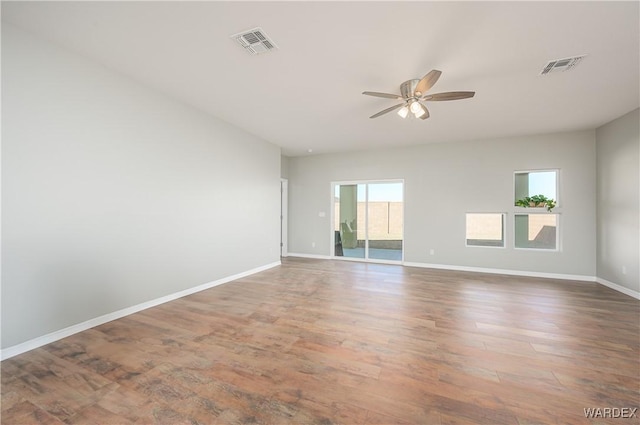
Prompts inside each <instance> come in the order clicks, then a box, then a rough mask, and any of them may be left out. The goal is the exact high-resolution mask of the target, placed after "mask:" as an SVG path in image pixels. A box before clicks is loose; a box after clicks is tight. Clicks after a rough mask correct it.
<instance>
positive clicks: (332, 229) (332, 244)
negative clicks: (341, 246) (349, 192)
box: [329, 179, 405, 264]
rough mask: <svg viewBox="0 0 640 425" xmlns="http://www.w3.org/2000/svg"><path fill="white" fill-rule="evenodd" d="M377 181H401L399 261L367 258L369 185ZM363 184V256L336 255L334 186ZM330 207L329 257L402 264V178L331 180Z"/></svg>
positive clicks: (377, 182)
mask: <svg viewBox="0 0 640 425" xmlns="http://www.w3.org/2000/svg"><path fill="white" fill-rule="evenodd" d="M379 183H402V223H403V226H402V257H401V260H400V261H396V260H384V259H377V258H369V185H370V184H379ZM360 184H364V185H365V205H366V206H365V209H364V211H365V212H364V216H365V245H364V258H361V257H345V256H336V252H335V220H336V217H335V215H336V213H335V211H336V203H335V193H336V186H345V185H355V186H357V185H360ZM330 202H331V208H329V211H330V217H329V241H330V242H329V256H330V257H331V259H335V260H343V261H359V262H363V261H364V262H367V263H383V264H404V217H405V214H404V205H405V184H404V179H378V180H345V181H333V182H331V201H330Z"/></svg>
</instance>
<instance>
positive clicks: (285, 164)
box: [280, 155, 289, 179]
mask: <svg viewBox="0 0 640 425" xmlns="http://www.w3.org/2000/svg"><path fill="white" fill-rule="evenodd" d="M280 177H282V178H283V179H288V178H289V157H288V156H284V155H282V156H281V157H280Z"/></svg>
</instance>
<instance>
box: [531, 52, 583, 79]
mask: <svg viewBox="0 0 640 425" xmlns="http://www.w3.org/2000/svg"><path fill="white" fill-rule="evenodd" d="M585 56H587V55H582V56H574V57H572V58H564V59H556V60H553V61H551V62H549V63H548V64H546V65H545V67H544V68H543V69H542V71H541V72H540V75H547V74H550V73H552V72H561V71H568V70H570V69H571V68H573V67H575V66H576V65H577V64H579V63H580V61H581V60H582V59H583V58H584V57H585Z"/></svg>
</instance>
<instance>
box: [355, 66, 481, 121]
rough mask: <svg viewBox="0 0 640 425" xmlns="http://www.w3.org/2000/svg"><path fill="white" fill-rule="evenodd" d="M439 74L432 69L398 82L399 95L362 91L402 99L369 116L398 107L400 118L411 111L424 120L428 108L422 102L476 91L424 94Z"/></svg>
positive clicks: (466, 96) (465, 95) (467, 95)
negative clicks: (413, 78) (422, 74)
mask: <svg viewBox="0 0 640 425" xmlns="http://www.w3.org/2000/svg"><path fill="white" fill-rule="evenodd" d="M440 74H442V72H441V71H438V70H437V69H434V70H432V71H430V72H429V73H428V74H427V75H425V76H424V77H422V79H421V80H407V81H405V82H404V83H402V84H400V94H399V95H397V94H391V93H378V92H373V91H365V92H362V94H366V95H367V96H376V97H384V98H387V99H398V100H402V103H399V104H397V105H395V106H392V107H390V108H387V109H385V110H383V111H380V112H378V113H377V114H373V115H371V116H370V117H369V118H377V117H379V116H380V115H384V114H386V113H387V112H391V111H395V110H396V109H398V108H400V110H399V111H398V115H400V116H401V117H402V118H406V117H407V115H408V114H409V111H411V112H412V113H413V115H415V117H416V118H420V119H423V120H426V119H427V118H429V110H428V109H427V107H426V106H424V105H423V104H422V102H426V101H441V100H459V99H468V98H470V97H473V96H474V95H475V94H476V92H474V91H449V92H445V93H434V94H425V93H426V91H427V90H429V89H430V88H431V87H433V85H434V84H435V83H436V81H438V78H440Z"/></svg>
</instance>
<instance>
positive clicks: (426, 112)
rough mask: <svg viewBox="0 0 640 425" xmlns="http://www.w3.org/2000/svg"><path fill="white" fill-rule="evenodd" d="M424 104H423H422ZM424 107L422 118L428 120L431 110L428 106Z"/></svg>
mask: <svg viewBox="0 0 640 425" xmlns="http://www.w3.org/2000/svg"><path fill="white" fill-rule="evenodd" d="M421 105H422V104H421ZM422 107H423V108H424V114H422V116H421V117H420V119H421V120H426V119H427V118H429V110H428V109H427V107H426V106H424V105H422Z"/></svg>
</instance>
